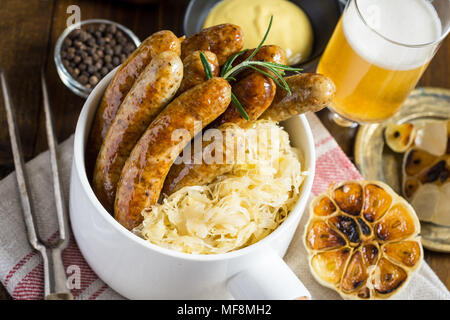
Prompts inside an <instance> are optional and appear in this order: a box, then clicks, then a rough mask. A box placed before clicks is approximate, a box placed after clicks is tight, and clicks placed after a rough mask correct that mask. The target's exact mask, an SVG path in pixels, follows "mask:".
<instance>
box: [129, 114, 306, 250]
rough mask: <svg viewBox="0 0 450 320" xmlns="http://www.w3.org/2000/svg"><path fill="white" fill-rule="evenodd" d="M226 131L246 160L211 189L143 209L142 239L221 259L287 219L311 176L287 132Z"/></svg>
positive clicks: (261, 125) (259, 128)
mask: <svg viewBox="0 0 450 320" xmlns="http://www.w3.org/2000/svg"><path fill="white" fill-rule="evenodd" d="M221 129H222V130H224V129H226V130H227V134H228V133H230V132H231V133H232V136H233V137H239V141H240V142H239V146H240V147H241V148H242V150H243V151H244V155H245V158H244V161H235V163H234V164H231V167H230V171H229V172H228V173H226V174H224V175H221V176H219V177H217V178H216V179H215V180H214V181H213V182H212V183H210V184H208V185H204V186H191V187H184V188H183V189H180V190H178V191H177V192H175V193H173V194H171V195H170V196H168V197H165V198H164V199H163V200H162V203H161V204H157V205H154V206H152V207H150V208H146V209H145V210H143V212H142V215H143V217H144V220H143V222H142V224H141V225H140V226H139V227H137V228H136V229H135V230H134V231H135V232H136V233H137V234H139V235H140V236H141V237H143V238H144V239H147V240H148V241H150V242H152V243H154V244H156V245H158V246H161V247H164V248H169V249H173V250H177V251H182V252H186V253H194V254H218V253H225V252H229V251H232V250H236V249H239V248H243V247H246V246H248V245H251V244H253V243H255V242H257V241H259V240H261V239H263V238H264V237H266V236H267V235H269V234H270V233H271V232H272V231H273V230H275V229H276V228H277V227H278V226H279V225H280V224H281V223H282V222H283V221H284V220H285V219H286V217H287V215H288V214H289V212H290V210H291V209H292V208H293V206H294V205H295V203H296V202H297V200H298V198H299V194H300V189H301V185H302V183H303V180H304V177H305V175H306V174H307V173H306V172H303V171H302V167H301V163H300V155H299V152H298V150H296V149H294V148H292V147H291V146H290V142H289V136H288V134H287V132H286V131H284V130H283V129H282V128H281V127H280V126H278V125H277V124H276V123H275V122H271V121H266V120H260V121H256V122H253V123H251V124H249V125H248V126H247V128H245V129H244V128H241V127H239V126H237V125H233V124H226V126H225V127H222V128H221ZM255 137H256V140H255ZM241 160H242V159H241ZM228 165H230V164H228Z"/></svg>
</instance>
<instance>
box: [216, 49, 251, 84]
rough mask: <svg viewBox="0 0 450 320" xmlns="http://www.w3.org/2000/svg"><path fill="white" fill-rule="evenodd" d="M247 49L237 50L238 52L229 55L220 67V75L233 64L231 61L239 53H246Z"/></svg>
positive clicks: (239, 54)
mask: <svg viewBox="0 0 450 320" xmlns="http://www.w3.org/2000/svg"><path fill="white" fill-rule="evenodd" d="M247 51H248V49H245V50H242V51H239V52H238V53H235V54H233V55H232V56H231V57H229V58H228V59H227V61H225V63H224V65H223V67H222V71H221V72H220V76H221V77H223V76H224V75H225V74H226V73H227V72H228V71H229V70H230V68H231V66H232V65H233V62H234V61H235V60H236V59H237V58H238V57H239V56H241V55H243V54H244V53H246V52H247Z"/></svg>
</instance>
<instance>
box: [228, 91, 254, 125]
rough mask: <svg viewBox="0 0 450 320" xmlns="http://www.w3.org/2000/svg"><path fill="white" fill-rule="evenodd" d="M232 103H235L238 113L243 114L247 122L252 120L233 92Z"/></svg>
mask: <svg viewBox="0 0 450 320" xmlns="http://www.w3.org/2000/svg"><path fill="white" fill-rule="evenodd" d="M231 101H232V102H233V103H234V105H235V106H236V108H237V109H238V111H239V112H240V113H241V116H242V118H244V119H245V120H247V121H248V120H250V117H249V116H248V114H247V112H246V111H245V109H244V107H243V106H242V104H241V103H240V102H239V100H238V98H237V97H236V96H235V95H234V93H233V92H231Z"/></svg>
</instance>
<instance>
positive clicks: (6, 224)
mask: <svg viewBox="0 0 450 320" xmlns="http://www.w3.org/2000/svg"><path fill="white" fill-rule="evenodd" d="M308 120H309V123H310V125H311V128H312V131H313V135H314V139H315V145H316V154H317V165H316V177H315V180H314V185H313V193H314V194H318V193H320V192H322V191H324V190H326V189H327V188H328V186H329V184H330V183H331V182H340V181H343V180H348V179H361V176H360V174H359V172H358V171H357V170H356V168H355V167H354V166H353V164H352V163H351V162H350V160H349V159H348V158H347V157H346V155H345V154H344V153H343V151H342V150H341V149H340V148H339V146H338V145H337V143H336V141H335V140H334V139H333V137H332V136H331V135H330V133H329V132H328V131H327V130H326V129H325V127H324V126H323V125H322V123H321V122H320V121H319V120H318V118H317V117H316V116H315V115H314V114H309V115H308ZM72 150H73V136H72V137H70V138H69V139H67V140H66V141H65V142H63V143H62V144H61V145H60V147H59V155H60V159H59V162H60V167H61V175H62V181H63V188H64V191H65V199H69V196H68V191H69V176H70V167H71V164H72ZM48 157H49V156H48V152H44V153H42V154H40V155H39V156H37V157H36V158H35V159H33V160H31V161H30V162H29V163H27V171H28V174H29V178H30V184H31V191H32V198H33V203H34V209H35V212H36V215H37V220H38V225H39V229H40V234H41V236H42V239H47V240H48V241H49V242H51V241H52V240H54V239H56V238H57V232H56V230H57V225H56V219H54V217H55V207H54V201H53V199H54V198H53V190H52V187H51V185H52V184H51V173H50V166H49V162H48ZM307 216H308V213H307V212H305V214H304V216H303V218H302V221H301V222H300V225H299V227H298V231H297V233H296V235H295V236H294V240H293V242H292V244H291V247H290V248H289V250H288V252H287V254H286V256H285V260H286V262H287V263H288V264H289V265H290V266H291V268H292V269H293V270H294V272H295V273H296V274H297V275H298V276H299V278H300V279H301V281H302V282H303V283H304V284H305V285H306V287H307V288H308V289H309V290H310V292H311V294H312V296H313V298H315V299H339V296H338V295H337V294H336V293H335V292H334V291H332V290H330V289H327V288H324V287H322V286H320V285H319V284H318V283H317V282H315V280H314V279H313V277H312V276H311V274H310V273H309V269H308V265H307V261H306V252H305V248H304V247H303V245H302V241H301V236H302V233H303V228H304V223H305V222H306V219H307ZM63 260H64V264H65V266H66V268H67V271H68V275H69V276H71V275H77V274H79V275H80V277H78V278H77V279H78V282H77V281H73V282H71V283H72V284H73V285H75V286H76V288H75V289H72V293H73V295H74V297H75V299H123V297H121V296H120V295H119V294H118V293H116V292H114V291H113V290H112V289H110V288H109V287H108V285H106V284H105V283H104V282H103V281H102V280H101V279H99V278H98V277H97V275H96V274H95V273H94V272H93V271H92V270H91V269H90V267H89V265H88V264H87V263H86V261H85V260H84V258H83V256H82V254H81V253H80V251H79V249H78V247H77V244H76V242H75V240H74V239H73V238H72V239H71V241H70V244H69V247H68V248H67V249H66V250H65V251H64V253H63ZM74 279H75V278H74ZM0 280H1V282H2V283H3V285H4V286H5V288H6V289H7V290H8V292H9V293H10V294H11V296H12V297H13V298H14V299H42V298H43V268H42V260H41V257H40V255H39V253H37V252H36V251H33V250H32V248H31V247H30V245H29V244H28V241H27V236H26V232H25V225H24V222H23V219H22V212H21V206H20V201H19V194H18V190H17V182H16V178H15V176H14V173H12V174H10V175H9V176H7V177H6V178H4V179H3V180H2V181H0ZM404 292H405V293H402V294H403V296H402V298H405V299H450V294H449V292H448V290H447V289H446V288H445V286H444V285H443V284H442V282H441V281H440V280H439V279H438V277H437V276H436V275H435V274H434V272H433V271H432V270H431V269H430V267H429V266H428V265H427V264H426V263H424V264H423V265H422V267H421V269H420V270H419V272H418V273H417V274H416V275H415V277H414V279H412V281H411V282H410V283H409V284H408V288H407V290H404Z"/></svg>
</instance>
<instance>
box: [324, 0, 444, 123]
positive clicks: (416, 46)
mask: <svg viewBox="0 0 450 320" xmlns="http://www.w3.org/2000/svg"><path fill="white" fill-rule="evenodd" d="M449 24H450V0H431V1H430V0H349V1H348V2H347V4H346V7H345V9H344V12H343V14H342V17H341V19H340V21H339V23H338V24H337V26H336V29H335V31H334V33H333V36H332V37H331V39H330V41H329V43H328V45H327V48H326V49H325V52H324V54H323V56H322V58H321V60H320V62H319V65H318V69H317V72H319V73H322V74H324V75H327V76H328V77H330V78H331V79H332V80H333V81H334V83H335V84H336V97H335V100H334V102H333V104H332V105H330V106H329V108H330V109H331V111H332V115H333V119H334V120H335V122H336V123H338V124H340V125H343V126H354V125H356V123H376V122H381V121H383V120H386V119H388V118H390V117H392V116H393V115H394V114H395V113H396V112H397V110H398V109H399V108H400V107H401V105H402V103H403V102H404V101H405V99H406V98H407V97H408V95H409V93H410V92H411V90H412V89H413V88H414V87H415V86H416V84H417V82H418V81H419V79H420V77H421V76H422V74H423V72H424V71H425V69H426V67H427V66H428V63H429V62H430V60H431V58H432V57H433V55H434V54H435V53H436V51H437V49H438V47H439V44H440V43H441V41H442V40H443V39H444V38H445V37H446V35H447V33H448V32H449ZM449 63H450V61H449Z"/></svg>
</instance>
